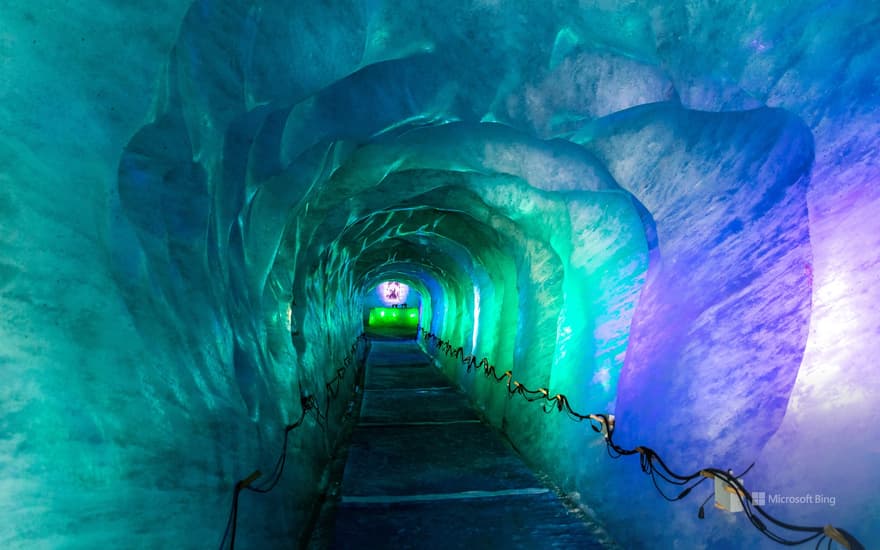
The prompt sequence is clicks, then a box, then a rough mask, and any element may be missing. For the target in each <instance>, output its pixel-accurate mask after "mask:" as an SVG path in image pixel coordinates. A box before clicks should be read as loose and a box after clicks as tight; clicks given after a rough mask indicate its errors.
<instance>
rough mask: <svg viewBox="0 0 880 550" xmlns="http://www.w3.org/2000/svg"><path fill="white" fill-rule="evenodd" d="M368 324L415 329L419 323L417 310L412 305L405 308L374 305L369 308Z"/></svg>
mask: <svg viewBox="0 0 880 550" xmlns="http://www.w3.org/2000/svg"><path fill="white" fill-rule="evenodd" d="M386 313H387V314H388V315H386ZM368 325H369V326H372V327H395V328H412V329H415V327H417V326H418V325H419V310H418V308H414V307H412V308H406V309H401V308H390V307H374V308H372V309H371V310H370V316H369V321H368Z"/></svg>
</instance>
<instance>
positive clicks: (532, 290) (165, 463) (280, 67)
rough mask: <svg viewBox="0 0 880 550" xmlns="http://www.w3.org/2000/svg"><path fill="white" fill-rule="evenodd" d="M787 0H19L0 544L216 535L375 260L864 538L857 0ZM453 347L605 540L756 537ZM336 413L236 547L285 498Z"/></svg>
mask: <svg viewBox="0 0 880 550" xmlns="http://www.w3.org/2000/svg"><path fill="white" fill-rule="evenodd" d="M778 4H779V3H776V2H763V3H762V2H734V1H732V0H724V1H721V2H716V3H713V4H712V5H711V6H710V5H709V4H699V3H697V4H694V3H687V2H680V1H671V2H669V1H667V2H660V1H656V2H647V3H646V2H641V3H638V2H636V3H634V2H622V1H621V2H615V1H608V0H596V1H581V2H575V1H574V0H554V1H548V2H543V1H541V2H539V1H537V0H535V1H531V0H523V1H520V2H501V1H488V0H487V1H479V2H464V1H457V0H456V1H445V2H415V1H414V2H403V3H401V2H387V1H383V0H361V1H356V0H346V1H338V2H337V1H334V2H323V3H296V6H293V5H292V4H291V3H290V2H282V1H279V0H264V1H261V2H252V1H244V0H199V1H198V2H194V3H192V4H191V5H189V6H185V5H182V4H181V3H179V2H168V1H163V0H160V1H158V2H152V3H150V4H149V7H144V5H143V4H141V3H135V2H125V1H120V0H114V1H109V0H89V1H87V2H79V3H74V4H73V5H65V6H64V7H63V8H62V7H59V6H58V5H57V2H50V1H48V0H29V1H28V2H19V1H17V0H6V1H5V3H4V4H3V7H2V9H0V128H2V131H0V311H2V327H0V343H2V346H0V350H2V351H0V353H2V355H0V362H2V372H3V373H4V374H5V377H4V383H3V384H2V385H0V509H2V510H3V517H4V521H3V522H0V546H3V547H4V548H55V547H62V548H95V547H103V546H107V547H118V546H133V547H143V548H159V547H168V548H204V547H205V546H210V545H212V544H215V543H216V542H219V539H220V536H221V535H222V527H223V525H224V523H225V520H226V513H227V510H228V503H229V498H230V492H231V486H232V484H233V483H234V482H235V481H236V480H237V479H239V478H241V477H243V476H245V475H247V474H248V473H249V472H250V471H252V470H253V469H254V468H261V469H263V470H264V471H266V470H271V465H272V464H273V461H274V460H275V458H276V457H277V453H278V451H279V446H280V444H281V440H282V435H283V427H284V425H285V424H286V423H287V422H290V421H292V420H295V419H296V418H298V417H299V414H300V406H301V405H300V403H301V396H302V395H315V396H316V397H317V398H318V399H319V400H321V399H323V392H324V391H325V388H324V382H325V381H326V380H327V379H328V378H330V377H331V376H332V374H333V373H334V372H335V369H337V368H338V366H339V365H340V363H341V361H342V359H343V357H344V356H345V353H346V351H347V350H348V346H349V345H350V343H351V341H352V339H353V338H354V337H355V336H356V335H357V334H358V333H360V332H361V330H362V328H363V319H364V311H365V308H366V307H368V306H371V304H372V303H373V301H375V300H374V297H372V296H371V293H373V292H374V289H375V288H376V287H377V285H379V284H380V283H382V282H383V281H389V280H393V281H399V282H400V283H403V284H405V285H408V286H409V287H411V294H410V296H413V297H415V296H416V295H417V296H418V298H419V304H408V305H410V306H411V307H420V308H421V312H420V318H421V320H422V321H423V324H424V326H425V328H426V329H429V330H431V331H432V332H435V333H437V334H440V335H441V336H442V337H444V338H445V339H448V340H452V341H453V342H458V343H460V344H461V345H463V346H465V348H466V349H465V352H466V353H474V354H476V355H477V356H478V357H483V356H487V357H489V358H490V360H491V361H492V362H493V364H495V365H496V367H497V368H498V369H499V370H500V372H503V371H505V370H507V369H513V371H514V373H515V374H516V378H517V379H518V380H520V381H522V382H523V383H526V384H528V385H530V386H541V387H548V388H549V389H550V391H551V392H554V393H555V392H562V393H565V394H566V395H568V396H569V398H570V399H571V402H572V404H573V405H574V406H575V407H576V408H577V409H578V410H580V411H582V412H613V413H614V414H615V415H616V419H617V427H616V437H617V438H618V440H619V442H620V443H622V444H624V445H626V446H634V445H638V444H643V445H648V446H651V447H652V448H655V449H656V450H658V451H659V452H660V453H661V455H662V456H663V457H664V459H665V460H667V462H668V463H669V464H670V466H672V467H673V468H675V469H677V470H679V471H691V470H693V469H696V468H700V467H705V466H714V467H720V468H725V469H726V468H733V469H735V470H737V471H741V470H742V469H744V468H745V467H746V466H747V465H748V464H750V463H751V462H753V461H754V462H756V466H755V467H754V469H753V470H752V471H751V472H750V473H749V474H748V475H747V476H746V477H745V480H746V486H747V487H749V488H753V489H755V490H759V491H763V492H766V493H767V494H768V495H771V494H781V495H785V496H792V497H797V496H800V495H805V494H813V495H815V494H821V495H824V496H826V497H833V499H834V502H835V505H834V506H833V507H831V506H829V505H828V502H829V500H828V499H825V500H821V503H817V504H814V505H797V504H772V502H774V501H772V500H771V504H768V509H770V510H771V511H772V512H774V513H775V514H776V515H778V516H779V517H780V518H782V519H784V520H786V521H789V522H792V523H808V524H826V523H832V524H834V525H836V526H840V527H843V528H846V529H848V530H850V531H852V532H853V533H854V534H856V535H857V536H858V537H859V538H860V540H862V542H863V543H865V544H866V547H871V546H872V545H878V544H880V523H878V522H877V521H876V518H877V517H880V504H878V503H877V501H876V499H875V496H874V492H875V491H872V490H871V489H872V488H874V487H876V486H878V483H880V474H878V472H877V469H876V467H875V464H876V462H877V457H878V455H880V427H878V426H880V422H878V407H877V403H878V402H880V395H878V394H880V371H878V369H877V368H875V366H874V360H875V358H876V357H878V356H880V314H878V311H880V308H878V304H880V284H878V281H880V185H878V181H880V156H878V155H880V153H878V151H880V143H878V141H880V140H878V136H880V81H878V79H877V74H878V71H880V65H878V59H880V40H878V36H880V4H878V3H877V2H873V1H869V0H843V1H841V2H835V3H828V2H823V1H820V0H806V1H804V2H798V3H792V4H791V5H787V6H781V5H778ZM444 370H445V372H447V374H449V375H450V376H452V377H453V378H456V379H457V380H459V382H460V383H461V384H462V385H463V386H464V387H465V388H466V389H467V390H468V391H469V392H470V394H471V396H472V397H473V398H474V400H475V401H477V402H478V403H479V404H480V405H481V406H482V407H483V408H484V410H485V413H486V415H487V416H488V418H489V419H490V420H491V421H493V422H495V423H497V424H498V425H499V426H503V427H504V428H505V430H506V431H507V433H508V434H509V436H510V437H511V439H512V440H513V441H514V442H515V443H516V445H517V447H518V448H519V449H520V450H522V452H523V453H524V454H525V455H526V456H527V457H528V458H529V460H531V461H533V462H534V463H536V464H538V465H540V466H541V467H542V468H544V469H545V470H547V471H548V472H549V473H550V474H551V475H552V477H553V478H554V479H555V480H556V482H557V483H558V484H559V485H560V486H561V487H562V488H563V489H565V490H567V491H571V492H572V493H577V494H579V495H580V499H581V504H582V505H583V506H584V507H585V508H588V509H590V510H591V511H592V513H594V514H595V516H596V517H597V519H598V520H599V521H600V522H602V523H603V524H604V525H605V527H606V528H607V530H608V531H609V533H610V534H611V536H612V537H613V538H615V539H617V540H618V541H619V542H620V544H621V546H623V547H626V548H637V547H651V548H745V547H761V545H765V544H767V545H769V544H770V543H769V542H767V541H766V539H763V538H760V536H759V535H758V534H757V532H756V531H755V530H754V529H753V528H752V526H751V525H749V524H748V523H747V522H746V521H745V519H744V518H743V517H742V516H739V517H734V516H730V515H724V514H721V513H720V512H718V513H715V512H713V513H709V514H707V517H706V519H705V520H703V521H700V520H698V519H697V517H696V508H697V506H698V504H697V501H700V500H702V498H704V496H705V495H702V493H700V492H699V491H695V492H694V494H693V495H692V496H691V497H689V499H687V500H685V501H684V502H681V503H675V504H667V503H666V502H665V501H662V500H661V499H660V497H659V496H657V495H656V493H655V492H654V489H653V487H652V486H651V484H650V480H649V479H648V478H646V477H644V476H643V475H642V474H641V472H639V471H638V470H639V469H638V465H637V464H635V463H634V462H635V460H634V459H633V460H623V461H610V460H608V459H607V457H606V455H605V452H604V449H603V447H602V445H601V438H599V437H597V436H596V435H595V434H594V433H593V432H592V431H590V430H589V429H587V428H586V426H585V425H582V424H575V423H572V422H570V421H569V420H568V419H566V418H564V417H563V416H562V415H554V416H546V415H543V414H541V412H540V410H538V408H537V407H536V406H525V405H522V404H517V403H516V402H511V401H508V400H507V399H506V398H505V397H504V392H503V391H500V390H499V389H498V388H497V387H496V386H494V385H491V384H489V383H488V382H486V381H485V380H483V379H481V378H474V377H473V375H466V374H464V373H463V372H461V370H460V369H459V368H458V367H456V366H454V365H453V364H452V363H451V362H450V363H448V364H444ZM343 397H345V396H343ZM345 401H346V399H344V398H343V399H340V400H338V401H337V402H336V403H337V404H336V405H335V406H336V407H337V410H336V411H335V412H337V413H338V412H341V411H342V410H343V408H344V406H345ZM338 429H339V426H338V425H336V424H333V423H331V424H330V425H329V427H328V430H327V432H324V431H322V429H321V427H320V426H318V425H317V424H316V423H315V422H314V420H312V419H311V417H309V420H307V422H306V424H305V425H304V426H303V427H302V428H301V429H299V430H297V431H296V432H292V434H291V443H290V449H291V453H292V455H291V456H292V457H293V459H292V460H291V461H290V462H289V464H288V469H287V471H286V472H285V477H284V479H283V481H282V484H281V488H280V490H279V491H277V492H274V493H272V494H271V495H268V496H263V497H262V498H251V497H252V495H249V494H248V495H245V496H244V497H243V502H242V508H241V517H240V518H239V524H240V540H239V541H238V546H239V547H240V548H266V547H274V546H278V547H281V546H290V544H291V541H296V540H297V539H298V538H299V537H300V536H301V535H302V532H303V530H304V529H306V524H307V520H308V517H309V514H310V511H311V506H312V504H313V502H314V497H315V495H316V494H317V491H318V490H319V488H320V479H321V475H322V471H323V468H324V466H325V465H326V462H327V459H328V456H329V452H330V449H331V448H332V445H333V444H334V441H335V436H336V434H337V431H338ZM701 489H702V488H701ZM706 494H708V493H706ZM701 495H702V496H701ZM814 500H816V499H814ZM215 541H216V542H215Z"/></svg>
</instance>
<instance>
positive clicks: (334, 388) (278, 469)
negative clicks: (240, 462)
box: [220, 333, 367, 550]
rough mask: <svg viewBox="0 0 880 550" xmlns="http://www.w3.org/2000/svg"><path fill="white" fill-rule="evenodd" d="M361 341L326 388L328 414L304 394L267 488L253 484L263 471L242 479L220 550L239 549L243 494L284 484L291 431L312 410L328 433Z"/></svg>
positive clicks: (286, 429)
mask: <svg viewBox="0 0 880 550" xmlns="http://www.w3.org/2000/svg"><path fill="white" fill-rule="evenodd" d="M361 341H364V342H366V341H367V336H366V334H364V333H361V334H360V335H359V336H358V337H357V338H356V339H355V342H354V343H353V344H352V345H351V348H350V352H349V355H348V356H346V357H345V359H344V360H343V365H344V366H343V367H342V368H339V369H336V375H335V376H334V377H333V378H332V379H331V380H330V381H328V382H327V383H326V384H325V385H324V389H325V393H324V396H325V398H326V399H325V403H326V412H325V413H322V412H321V409H320V407H318V406H317V401H316V399H315V397H314V396H309V395H303V397H302V398H301V405H302V412H301V413H300V417H299V418H298V419H297V420H296V421H295V422H293V423H292V424H288V425H286V426H285V427H284V442H283V444H282V450H281V455H280V456H279V457H278V460H277V461H276V462H275V467H274V468H273V469H272V473H271V474H270V475H269V480H268V482H267V485H263V486H261V487H253V486H252V485H251V483H252V482H253V481H254V480H256V478H257V477H259V476H260V472H259V471H255V472H254V473H252V474H251V475H250V476H249V477H247V478H245V479H242V480H239V481H237V482H236V483H235V487H234V489H233V493H232V506H231V507H230V510H229V516H228V518H227V520H226V529H225V530H224V531H223V538H222V539H221V540H220V550H223V549H224V548H225V546H226V541H227V540H228V541H229V550H234V549H235V538H236V533H237V529H238V500H239V496H240V494H241V491H242V490H244V489H247V490H248V491H251V492H254V493H261V494H265V493H268V492H270V491H272V489H274V488H275V487H276V486H277V485H278V483H279V482H280V481H281V477H282V475H283V474H284V466H285V465H286V464H287V454H288V441H289V439H290V432H291V431H293V430H295V429H296V428H299V427H300V426H302V424H303V423H304V422H305V418H306V414H307V413H308V412H309V411H314V412H315V419H316V423H317V424H318V425H319V427H321V429H322V431H325V432H326V426H325V424H324V422H323V420H329V416H328V415H329V413H330V398H331V396H332V397H333V398H335V397H336V396H338V395H339V392H340V389H341V386H342V381H343V380H344V379H345V376H346V374H347V372H348V367H349V366H350V365H351V364H352V362H353V357H354V356H355V355H356V354H357V348H358V346H359V344H360V342H361Z"/></svg>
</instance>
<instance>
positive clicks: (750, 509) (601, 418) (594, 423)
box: [418, 327, 864, 550]
mask: <svg viewBox="0 0 880 550" xmlns="http://www.w3.org/2000/svg"><path fill="white" fill-rule="evenodd" d="M418 331H419V332H420V333H421V334H422V338H423V339H424V340H426V341H429V342H430V344H431V345H432V346H433V347H434V348H435V349H437V350H438V351H442V352H443V353H444V354H445V355H446V356H447V357H454V358H458V359H459V361H460V362H461V364H462V365H465V367H466V372H468V373H470V372H471V370H474V371H479V370H482V372H483V374H484V375H485V376H486V377H487V378H491V379H494V381H495V382H497V383H502V382H504V381H505V380H506V387H507V392H508V396H509V397H513V396H514V395H519V396H520V397H522V398H523V399H525V400H526V401H527V402H530V403H531V402H535V401H543V402H544V403H543V404H542V409H543V411H544V412H545V413H546V414H550V413H552V412H554V411H556V412H558V413H565V414H566V416H567V417H568V418H570V419H571V420H573V421H575V422H583V421H585V420H587V421H589V423H590V427H591V428H592V429H593V430H594V431H595V432H598V433H601V434H603V436H604V440H605V449H606V451H607V453H608V456H610V457H611V458H613V459H618V458H621V457H623V456H632V455H636V454H638V455H639V463H640V466H641V469H642V472H644V473H645V474H647V475H649V476H651V481H652V482H653V484H654V488H655V489H657V492H659V493H660V495H661V496H662V497H663V498H664V499H665V500H667V501H669V502H675V501H678V500H682V499H683V498H685V497H686V496H688V495H689V494H690V492H691V491H692V490H693V489H695V488H696V487H698V486H699V485H700V484H701V483H703V482H704V481H706V480H707V479H715V478H718V479H720V480H721V481H722V482H723V483H724V484H726V487H725V489H726V490H727V491H728V492H730V493H733V494H735V496H736V497H737V498H738V500H739V503H740V505H741V506H742V509H743V511H744V512H745V515H746V517H747V518H748V519H749V522H750V523H751V524H752V525H753V526H754V527H755V528H756V529H757V530H758V531H759V532H760V533H761V534H763V535H764V536H766V537H767V538H769V539H770V540H772V541H774V542H777V543H779V544H782V545H785V546H799V545H801V544H805V543H808V542H811V541H814V540H815V541H816V548H817V549H818V548H819V547H820V546H821V544H822V543H823V542H826V541H827V548H829V549H830V548H831V544H832V542H836V543H838V544H839V545H840V547H841V548H844V549H846V550H864V546H862V544H861V543H860V542H859V541H858V540H856V538H855V537H854V536H852V535H851V534H850V533H849V532H847V531H845V530H843V529H840V528H835V527H833V526H832V525H830V524H828V525H826V526H824V527H815V526H800V525H793V524H790V523H786V522H784V521H781V520H779V519H777V518H775V517H773V516H772V515H770V514H769V513H768V512H766V511H765V510H764V509H763V508H762V507H761V506H758V505H756V504H754V502H753V500H752V495H751V493H749V491H747V490H746V488H745V486H744V485H743V484H742V482H741V481H740V480H739V478H741V477H742V476H744V475H745V474H747V473H748V472H749V470H751V469H752V466H754V463H752V464H751V465H750V466H749V467H748V468H746V469H745V471H743V472H742V473H741V474H738V475H734V473H733V470H727V471H724V470H721V469H718V468H702V469H700V470H698V471H696V472H693V473H690V474H687V475H682V474H679V473H677V472H675V471H674V470H672V469H671V468H670V467H669V466H667V464H666V463H665V462H664V461H663V459H662V458H660V455H659V454H657V452H656V451H655V450H654V449H652V448H650V447H646V446H644V445H640V446H638V447H635V448H634V449H625V448H623V447H621V446H619V445H618V444H617V443H615V442H614V416H612V415H608V414H604V413H591V414H582V413H580V412H577V411H576V410H575V409H574V408H573V407H572V405H571V403H570V402H569V400H568V397H567V396H566V395H565V394H562V393H556V394H551V393H550V391H549V390H548V389H547V388H537V389H530V388H528V387H526V386H525V385H524V384H522V383H521V382H519V381H518V380H515V379H514V378H513V371H512V370H508V371H505V372H504V373H502V374H501V375H499V374H498V371H497V369H496V368H495V366H494V365H492V364H491V363H490V362H489V359H488V358H486V357H483V358H482V359H481V360H479V361H477V358H476V356H475V355H465V354H464V347H463V346H459V347H457V348H456V347H453V344H452V343H451V342H449V341H448V340H443V339H442V338H440V337H439V336H437V335H436V334H433V333H431V332H428V331H426V330H425V329H424V328H422V327H419V329H418ZM658 477H659V478H660V479H662V480H663V481H665V482H666V483H668V484H670V485H675V486H677V487H683V489H682V490H681V491H680V492H679V494H678V495H676V496H669V495H667V494H666V492H664V491H663V490H662V489H661V488H660V485H659V483H658V481H657V478H658ZM711 497H712V494H710V495H709V497H707V498H706V500H704V501H703V504H702V505H701V506H700V509H699V512H698V517H699V518H700V519H703V517H704V507H705V505H706V503H707V502H708V501H709V499H710V498H711ZM761 518H763V520H762V519H761ZM765 520H766V521H767V522H769V523H771V524H773V525H775V526H776V527H778V528H781V529H784V530H787V531H793V532H796V533H801V534H804V535H803V536H802V538H796V539H790V538H786V537H784V536H782V535H780V534H778V533H776V532H774V531H772V530H771V529H770V528H768V527H767V524H766V523H765Z"/></svg>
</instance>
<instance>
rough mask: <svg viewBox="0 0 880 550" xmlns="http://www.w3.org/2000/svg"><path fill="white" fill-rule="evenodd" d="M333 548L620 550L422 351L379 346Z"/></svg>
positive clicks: (371, 362)
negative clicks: (614, 548)
mask: <svg viewBox="0 0 880 550" xmlns="http://www.w3.org/2000/svg"><path fill="white" fill-rule="evenodd" d="M335 516H336V517H335V527H334V528H333V531H332V540H331V541H330V547H331V548H337V549H343V548H412V547H418V548H466V547H470V548H522V547H532V546H533V545H534V546H539V545H540V546H541V547H547V546H548V545H549V547H551V548H583V549H602V548H611V547H612V546H608V545H607V544H603V543H602V542H600V540H601V536H600V535H599V534H598V533H597V528H596V527H595V526H593V525H590V524H589V523H587V522H585V518H583V517H581V516H580V515H578V514H575V513H573V512H572V511H570V510H569V509H567V508H566V507H565V506H564V505H563V503H562V502H561V501H560V499H559V498H558V497H557V495H556V494H555V493H554V491H553V490H552V489H551V488H549V487H547V486H545V484H544V483H542V482H541V481H540V480H539V479H538V477H536V476H535V474H534V473H532V471H531V470H530V469H529V468H528V467H527V466H526V465H525V464H524V463H523V461H522V460H521V459H520V457H519V455H518V454H517V453H516V451H515V450H514V449H513V448H512V447H511V445H510V444H509V443H508V442H507V441H506V440H505V439H504V438H503V437H502V436H501V435H499V433H498V432H497V431H496V430H494V429H493V428H491V427H489V426H488V425H487V424H485V423H484V422H482V421H480V420H479V418H478V415H477V413H476V412H475V411H474V409H473V408H472V407H471V405H470V403H469V402H468V400H467V398H466V396H465V395H464V394H463V393H461V392H460V391H459V390H458V389H456V388H453V387H452V386H450V385H449V382H448V380H447V379H446V378H445V377H444V376H443V375H442V374H441V373H440V372H439V370H438V369H436V368H435V367H434V366H433V364H432V363H431V359H430V358H429V357H428V356H427V355H425V354H424V353H423V352H422V351H421V350H420V349H419V348H418V346H417V345H416V343H415V342H413V341H403V340H400V341H381V342H374V343H373V346H372V351H371V354H370V357H369V359H368V361H367V371H366V383H365V393H364V398H363V402H362V407H361V413H360V418H359V419H358V422H357V427H356V428H355V430H354V432H353V435H352V441H351V447H350V450H349V453H348V460H347V463H346V465H345V473H344V476H343V479H342V488H341V491H340V495H339V501H338V506H337V509H336V510H335Z"/></svg>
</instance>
